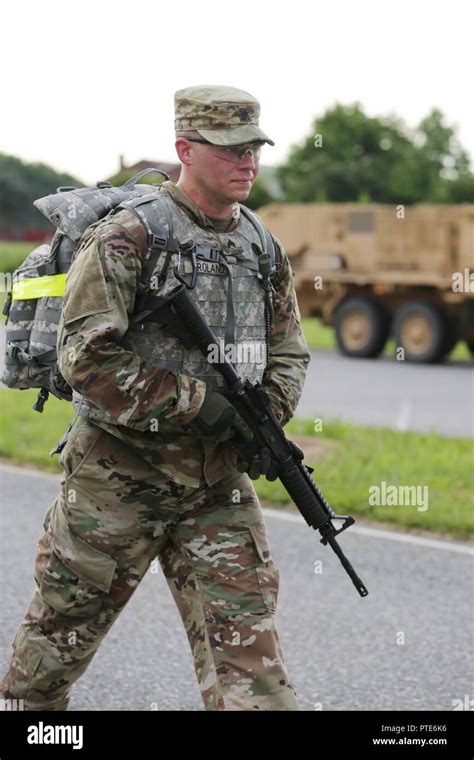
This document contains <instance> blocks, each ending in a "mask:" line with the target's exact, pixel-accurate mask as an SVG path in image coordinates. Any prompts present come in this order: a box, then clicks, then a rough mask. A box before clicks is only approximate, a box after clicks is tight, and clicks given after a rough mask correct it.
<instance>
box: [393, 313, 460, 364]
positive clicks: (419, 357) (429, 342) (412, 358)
mask: <svg viewBox="0 0 474 760" xmlns="http://www.w3.org/2000/svg"><path fill="white" fill-rule="evenodd" d="M393 337H394V340H395V345H396V346H397V347H399V346H400V347H402V348H403V349H404V350H405V360H406V361H409V362H419V363H421V364H433V363H434V362H438V361H440V360H441V359H443V358H444V357H445V356H446V354H447V353H449V351H450V350H451V348H452V345H451V337H450V331H449V324H448V320H447V318H446V316H445V314H443V312H442V310H441V309H440V308H439V307H438V306H436V305H435V304H432V303H428V302H425V301H410V302H409V303H406V304H403V306H401V307H400V309H399V310H398V311H397V313H396V314H395V319H394V322H393Z"/></svg>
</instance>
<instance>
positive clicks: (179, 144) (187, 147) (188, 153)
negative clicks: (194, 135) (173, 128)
mask: <svg viewBox="0 0 474 760" xmlns="http://www.w3.org/2000/svg"><path fill="white" fill-rule="evenodd" d="M174 145H175V148H176V153H177V154H178V158H179V160H180V162H181V163H182V164H185V165H186V166H191V165H192V163H193V143H190V142H189V141H188V140H186V138H185V137H177V138H176V142H175V144H174Z"/></svg>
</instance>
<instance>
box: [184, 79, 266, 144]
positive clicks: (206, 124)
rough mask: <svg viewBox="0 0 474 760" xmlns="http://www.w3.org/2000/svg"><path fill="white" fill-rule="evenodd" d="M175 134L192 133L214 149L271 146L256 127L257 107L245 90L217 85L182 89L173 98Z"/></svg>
mask: <svg viewBox="0 0 474 760" xmlns="http://www.w3.org/2000/svg"><path fill="white" fill-rule="evenodd" d="M174 105H175V122H174V126H175V131H176V132H180V131H182V130H188V129H189V130H196V131H197V132H199V134H200V135H201V136H202V137H204V139H205V140H209V142H211V143H214V145H238V144H239V143H246V142H252V141H253V140H263V141H264V142H267V143H269V144H270V145H275V143H274V142H273V140H270V138H269V137H268V136H267V135H266V134H265V132H263V130H262V129H260V127H259V126H258V117H259V116H260V103H259V102H258V100H256V98H254V97H253V96H252V95H250V93H248V92H245V90H238V89H237V88H236V87H223V86H220V85H200V86H198V87H186V88H185V89H184V90H178V91H177V92H175V94H174Z"/></svg>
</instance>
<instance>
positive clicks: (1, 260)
mask: <svg viewBox="0 0 474 760" xmlns="http://www.w3.org/2000/svg"><path fill="white" fill-rule="evenodd" d="M38 245H41V244H40V243H25V242H23V241H20V242H17V241H10V240H0V272H3V273H6V272H14V271H15V269H18V267H19V266H20V264H21V263H22V262H23V261H24V260H25V259H26V257H27V256H28V254H29V253H31V251H32V250H33V248H36V247H37V246H38Z"/></svg>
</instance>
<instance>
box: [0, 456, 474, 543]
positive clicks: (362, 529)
mask: <svg viewBox="0 0 474 760" xmlns="http://www.w3.org/2000/svg"><path fill="white" fill-rule="evenodd" d="M2 471H5V472H10V473H12V474H14V475H29V476H34V477H36V478H38V477H39V478H45V479H47V480H53V481H55V482H56V483H59V482H60V480H61V476H60V475H54V474H52V473H48V472H41V471H40V470H35V469H33V468H29V467H15V465H11V464H0V473H1V472H2ZM263 512H264V514H265V515H266V516H267V517H274V518H276V519H277V520H286V521H287V522H294V523H297V524H298V525H302V526H303V527H305V528H306V527H307V525H306V522H305V520H304V518H303V517H302V516H301V515H297V514H293V513H292V512H289V511H288V510H286V509H281V510H280V509H272V508H271V507H264V508H263ZM349 530H350V531H351V533H357V534H359V535H360V536H369V537H370V538H387V539H389V540H391V541H401V542H402V543H404V544H416V545H417V546H425V547H426V548H428V549H442V550H444V551H448V552H458V553H460V554H468V555H471V556H474V548H471V547H470V546H468V545H467V544H462V543H460V542H459V543H457V542H454V541H449V540H446V541H438V540H436V539H434V538H424V537H423V536H414V535H411V534H410V533H402V532H397V531H391V530H384V529H383V528H369V527H368V526H365V525H353V526H351V528H350V529H349Z"/></svg>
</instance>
